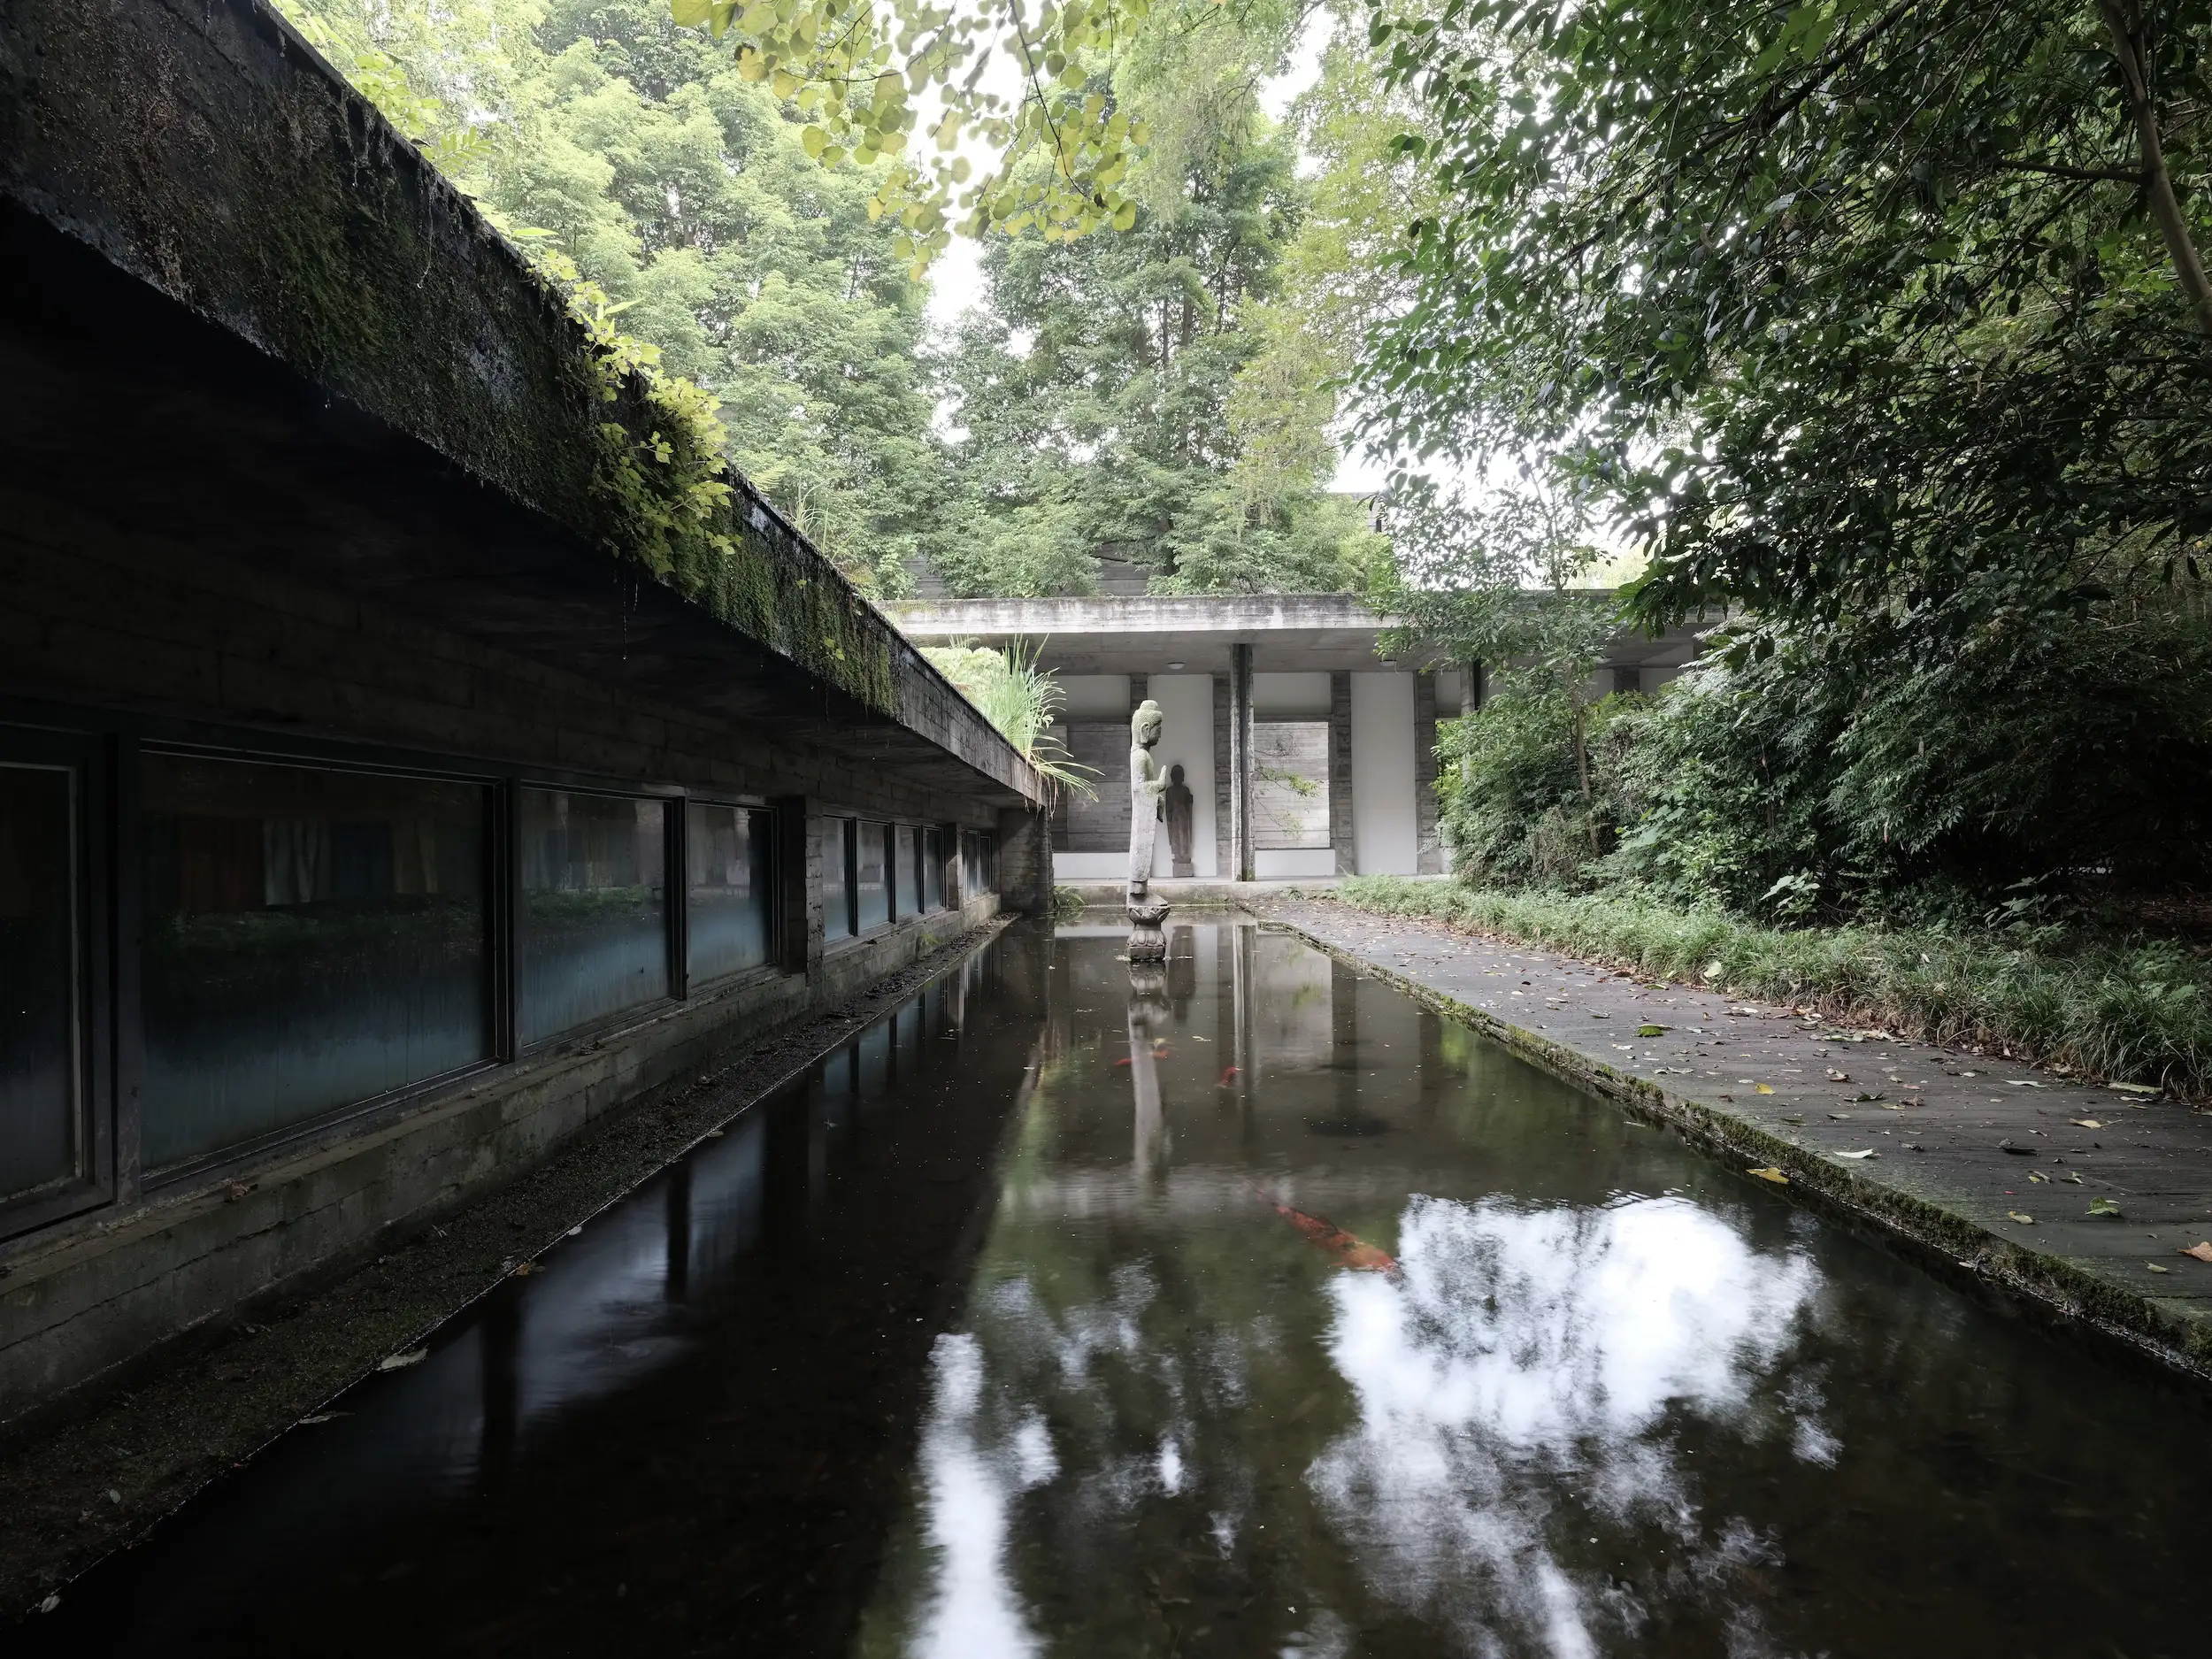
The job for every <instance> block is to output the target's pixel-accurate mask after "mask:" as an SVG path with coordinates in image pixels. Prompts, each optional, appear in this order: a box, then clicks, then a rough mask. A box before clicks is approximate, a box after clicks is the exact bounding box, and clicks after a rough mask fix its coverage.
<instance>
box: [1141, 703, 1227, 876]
mask: <svg viewBox="0 0 2212 1659" xmlns="http://www.w3.org/2000/svg"><path fill="white" fill-rule="evenodd" d="M1146 685H1147V690H1148V695H1149V696H1150V697H1151V698H1152V700H1153V702H1155V703H1158V704H1159V705H1160V746H1159V748H1157V749H1155V750H1154V751H1153V753H1154V754H1156V756H1158V757H1159V761H1160V770H1161V771H1162V772H1166V771H1167V769H1168V768H1169V767H1171V766H1180V767H1181V768H1182V769H1183V784H1184V787H1186V788H1187V789H1188V790H1189V791H1190V792H1191V795H1192V797H1193V799H1192V801H1191V815H1190V826H1191V849H1190V858H1191V868H1192V869H1193V870H1194V871H1196V872H1198V874H1200V875H1201V876H1209V877H1210V876H1212V875H1213V874H1214V873H1215V871H1214V682H1213V676H1212V675H1210V674H1154V675H1152V676H1151V677H1150V679H1149V680H1148V681H1147V682H1146ZM1174 869H1175V861H1174V858H1173V856H1171V854H1170V853H1169V851H1168V847H1167V826H1166V825H1165V824H1162V825H1161V826H1160V833H1159V837H1158V839H1157V841H1156V842H1155V843H1154V846H1153V849H1152V873H1153V874H1154V875H1156V876H1165V875H1170V874H1172V873H1173V872H1174Z"/></svg>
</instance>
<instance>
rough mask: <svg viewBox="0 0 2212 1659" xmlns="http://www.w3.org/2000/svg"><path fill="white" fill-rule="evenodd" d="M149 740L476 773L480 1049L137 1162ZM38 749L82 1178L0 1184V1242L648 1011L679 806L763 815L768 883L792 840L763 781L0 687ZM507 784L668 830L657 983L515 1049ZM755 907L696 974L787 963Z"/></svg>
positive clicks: (328, 1135) (28, 752)
mask: <svg viewBox="0 0 2212 1659" xmlns="http://www.w3.org/2000/svg"><path fill="white" fill-rule="evenodd" d="M149 752H151V753H167V754H175V755H180V756H183V757H199V758H205V759H215V760H230V761H239V762H245V763H250V764H254V763H257V764H266V765H275V766H296V767H306V768H311V769H317V770H323V771H334V772H354V773H365V774H369V775H372V776H384V777H392V778H398V779H407V780H420V781H426V782H443V783H465V784H472V785H477V786H480V787H483V788H484V789H485V790H486V791H487V795H488V800H487V805H486V820H485V862H486V869H485V872H484V892H485V912H486V931H487V934H488V938H487V941H486V946H487V949H486V962H487V972H486V975H485V984H484V994H485V995H486V996H487V997H488V999H489V1001H490V1004H491V1016H492V1018H491V1035H492V1041H491V1044H490V1048H491V1053H490V1056H489V1057H488V1058H486V1059H483V1060H480V1061H475V1062H472V1063H471V1064H468V1065H466V1066H464V1067H461V1068H457V1069H456V1070H453V1071H446V1072H442V1073H440V1074H438V1075H436V1076H434V1077H429V1078H424V1079H418V1080H416V1081H414V1082H411V1083H409V1084H406V1085H404V1086H403V1087H399V1088H396V1089H392V1090H389V1091H387V1092H386V1093H384V1094H377V1095H374V1096H371V1097H368V1098H365V1099H363V1100H359V1101H355V1102H349V1103H348V1104H346V1105H343V1106H339V1107H334V1108H332V1109H331V1110H327V1111H326V1112H322V1113H319V1114H318V1115H317V1116H315V1117H313V1118H303V1119H302V1120H301V1121H299V1122H298V1123H296V1124H290V1125H285V1126H284V1127H283V1128H281V1129H279V1130H275V1131H272V1132H270V1133H267V1134H265V1135H262V1136H258V1137H256V1138H254V1139H252V1140H249V1141H240V1142H237V1143H234V1144H232V1145H229V1146H226V1147H223V1148H219V1149H218V1150H216V1151H214V1152H211V1153H209V1154H207V1155H205V1156H201V1157H196V1158H193V1159H188V1160H184V1161H180V1162H179V1163H177V1164H172V1165H169V1166H167V1167H165V1168H164V1169H162V1170H160V1171H157V1172H155V1173H154V1174H153V1175H152V1176H150V1177H149V1175H148V1174H147V1173H146V1171H143V1170H142V1167H141V1164H140V1157H139V1146H140V1136H139V1112H140V1097H141V1086H142V1080H143V1070H142V1026H141V1015H140V1012H139V1003H140V985H141V979H142V951H141V947H140V935H141V932H142V916H141V908H142V907H141V905H140V902H139V896H140V889H141V887H142V881H143V870H142V862H143V850H144V849H143V845H142V835H141V833H140V820H141V818H142V812H141V810H140V805H139V800H140V788H139V784H140V776H139V773H140V760H141V757H142V755H143V754H145V753H149ZM48 756H52V757H61V759H60V761H59V763H58V764H67V765H69V766H72V767H73V768H75V769H76V770H75V774H74V775H75V778H76V791H75V794H76V804H77V822H76V824H75V825H74V826H73V856H74V857H75V859H76V861H77V862H76V869H75V876H74V884H75V888H76V892H75V895H74V896H75V900H76V903H77V905H78V916H77V920H76V926H75V935H76V939H77V941H78V967H77V972H76V980H77V984H76V987H75V989H76V995H77V999H78V1006H79V1008H80V1010H81V1018H80V1021H79V1031H78V1039H77V1043H76V1045H75V1046H76V1048H77V1050H78V1053H79V1055H80V1056H81V1058H80V1068H81V1087H80V1089H79V1091H78V1110H79V1111H80V1113H81V1124H82V1130H81V1133H82V1136H83V1139H82V1141H81V1146H82V1148H84V1156H83V1159H82V1162H81V1165H80V1168H81V1173H82V1179H80V1180H78V1181H75V1182H73V1183H72V1184H71V1185H70V1186H69V1187H66V1188H64V1189H61V1190H56V1189H54V1188H52V1187H49V1188H47V1189H45V1190H44V1191H42V1192H40V1193H36V1194H28V1195H27V1196H26V1197H24V1198H22V1199H19V1200H15V1201H7V1200H0V1248H5V1247H10V1246H12V1244H13V1243H14V1242H15V1241H17V1240H22V1239H25V1238H27V1237H28V1236H29V1235H33V1234H35V1233H38V1232H39V1231H41V1230H42V1229H45V1228H48V1227H50V1226H52V1225H55V1224H56V1223H58V1222H62V1221H66V1220H69V1219H71V1218H72V1217H76V1216H79V1215H83V1214H86V1213H88V1212H93V1211H96V1210H101V1209H104V1208H109V1207H111V1206H113V1205H116V1204H119V1203H131V1202H136V1201H138V1200H139V1199H141V1198H142V1197H144V1196H147V1195H150V1194H154V1193H157V1192H165V1191H168V1190H171V1189H173V1188H176V1187H182V1186H186V1185H189V1184H211V1183H212V1182H213V1181H215V1180H217V1179H220V1178H221V1177H222V1176H223V1175H224V1174H225V1173H226V1172H227V1171H234V1170H243V1169H246V1168H249V1167H250V1166H252V1165H254V1164H259V1163H262V1162H265V1160H266V1159H267V1158H268V1157H269V1156H271V1155H272V1154H273V1153H275V1152H278V1151H280V1150H282V1149H284V1148H287V1147H291V1146H304V1145H311V1144H314V1143H317V1142H321V1141H329V1140H331V1139H332V1138H333V1135H334V1132H336V1131H338V1130H341V1129H356V1128H358V1127H360V1126H361V1125H365V1124H367V1123H373V1122H374V1121H376V1120H378V1119H380V1118H390V1117H393V1116H395V1115H396V1114H397V1113H398V1112H400V1111H402V1110H404V1109H405V1108H406V1107H407V1106H409V1105H410V1104H411V1103H412V1102H416V1101H418V1100H419V1099H421V1098H423V1097H424V1096H426V1095H429V1094H435V1093H439V1092H442V1091H445V1090H448V1089H450V1088H452V1087H455V1086H456V1085H457V1084H459V1083H462V1082H464V1081H466V1080H468V1079H472V1078H480V1077H483V1076H486V1075H488V1074H490V1073H492V1072H495V1071H498V1070H500V1069H501V1068H503V1067H506V1066H511V1065H512V1064H516V1063H517V1062H518V1061H520V1060H522V1059H525V1058H527V1057H534V1056H539V1055H541V1054H543V1053H545V1052H547V1051H548V1050H549V1049H557V1048H560V1047H562V1046H564V1045H566V1044H571V1043H574V1042H577V1041H585V1040H588V1039H590V1038H592V1037H594V1036H595V1035H597V1034H600V1033H603V1032H604V1031H605V1030H607V1029H608V1028H610V1027H611V1026H616V1025H624V1024H628V1023H633V1022H635V1021H637V1020H640V1019H642V1018H651V1017H652V1016H654V1015H656V1014H657V1013H662V1012H665V1011H666V1010H668V1009H670V1008H672V1007H673V1006H675V1005H677V1004H678V1003H680V1002H683V1001H685V1000H686V999H687V998H688V997H689V995H691V992H692V989H693V987H691V986H690V985H689V984H688V983H687V979H688V975H687V962H688V953H687V949H686V943H687V941H686V937H685V933H684V923H685V921H686V910H687V906H686V905H685V903H684V902H682V900H683V893H684V883H683V879H682V872H685V871H686V870H687V857H686V852H687V849H686V847H685V845H684V840H683V836H684V831H685V827H686V822H687V817H688V814H687V810H686V808H687V804H688V803H690V802H691V801H693V800H697V801H699V802H701V803H706V804H710V805H716V806H725V807H732V808H737V809H741V810H748V811H756V812H764V813H765V814H767V816H768V818H769V820H770V822H769V825H768V833H769V837H770V841H769V869H770V879H771V882H772V884H780V882H781V881H782V880H783V879H784V867H783V863H782V861H783V860H784V859H786V858H787V857H789V856H793V849H790V848H788V847H786V846H785V845H784V844H783V837H782V835H781V833H780V828H779V825H778V819H777V813H776V806H775V803H774V802H772V800H770V799H769V798H767V797H765V796H759V795H749V794H743V793H732V792H726V791H716V792H712V793H707V792H693V791H691V790H688V789H687V788H685V787H681V786H679V785H672V784H666V783H660V782H654V781H641V780H634V779H622V778H615V777H611V776H609V775H608V774H605V773H602V772H575V771H572V770H570V769H568V768H565V767H557V766H542V765H535V764H515V763H512V762H507V761H501V760H495V759H489V758H486V757H480V756H474V755H467V754H454V753H451V752H441V751H432V750H425V749H419V748H414V747H411V746H407V745H401V744H393V743H380V742H375V741H355V740H348V739H343V738H318V737H311V736H304V735H302V734H300V733H294V732H282V731H270V730H265V729H261V728H257V727H254V726H247V725H242V724H237V723H233V722H227V721H214V720H202V719H190V718H179V717H175V716H167V715H159V714H138V713H130V712H125V711H122V710H112V709H102V708H99V707H96V706H94V705H88V704H83V703H58V702H53V701H50V700H47V699H42V698H33V697H22V696H0V757H5V758H9V759H15V758H19V757H28V758H30V759H31V764H56V763H51V762H49V761H48V760H47V759H46V758H44V757H48ZM523 788H539V789H551V790H563V791H567V792H570V793H576V794H587V795H609V796H615V797H618V798H622V799H629V800H640V799H645V800H658V801H661V802H663V803H665V808H664V824H665V826H666V829H667V833H668V838H669V844H668V847H667V849H666V854H665V856H666V858H667V861H668V863H667V868H668V870H669V871H670V872H672V874H671V886H672V889H673V892H672V902H670V903H669V905H668V907H667V917H668V922H669V926H668V935H669V941H668V948H669V952H670V974H669V985H670V995H668V996H666V997H664V998H661V999H657V1000H656V1001H655V1002H650V1003H643V1004H640V1005H639V1006H637V1007H634V1008H631V1009H627V1010H623V1011H622V1012H620V1013H618V1014H617V1015H614V1016H611V1017H610V1018H609V1019H607V1020H606V1021H604V1022H602V1023H595V1024H593V1025H588V1026H579V1027H577V1028H575V1029H574V1030H571V1031H565V1032H563V1033H559V1034H558V1035H557V1036H554V1037H549V1038H545V1039H541V1040H540V1041H536V1042H534V1043H532V1044H530V1045H528V1046H527V1047H524V1046H522V1045H520V1044H519V1043H518V1032H517V1020H518V1015H519V992H520V986H519V984H518V973H517V970H518V964H519V950H518V945H519V942H520V941H519V940H518V936H517V935H518V927H519V922H520V918H519V914H518V900H519V896H520V893H519V884H520V873H521V872H520V864H521V860H520V858H519V856H518V852H519V848H518V843H517V834H518V814H517V810H516V804H517V803H516V796H517V792H518V790H520V789H523ZM844 822H845V824H846V826H847V829H846V833H845V842H844V847H845V856H846V860H847V866H848V882H847V897H848V901H849V903H855V904H856V894H855V893H854V891H853V886H854V884H853V882H852V880H851V879H850V878H851V868H850V866H851V861H852V857H853V853H854V850H855V849H854V844H853V826H854V825H855V822H856V820H855V818H852V817H849V816H848V817H846V818H844ZM768 922H769V926H770V931H771V940H772V943H771V956H770V959H769V961H768V962H767V963H766V964H763V966H762V967H761V968H760V969H758V970H753V969H747V970H741V971H740V972H738V973H735V974H732V975H727V976H725V977H723V978H721V979H715V980H711V981H704V982H703V984H706V985H709V986H711V987H712V988H713V989H715V990H716V991H719V990H721V989H722V988H723V987H727V986H730V985H733V984H737V983H741V982H744V981H747V980H749V979H751V978H752V977H753V975H754V974H755V973H756V972H759V973H763V974H782V973H788V972H795V970H794V969H792V968H790V967H788V966H787V965H786V964H785V963H784V960H783V956H782V953H783V950H784V949H786V948H787V945H788V943H789V941H788V940H787V938H785V937H784V934H785V933H786V932H787V921H786V918H785V917H784V915H783V913H782V907H781V906H780V904H774V903H772V904H771V906H770V909H769V917H768Z"/></svg>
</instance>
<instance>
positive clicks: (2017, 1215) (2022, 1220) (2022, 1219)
mask: <svg viewBox="0 0 2212 1659" xmlns="http://www.w3.org/2000/svg"><path fill="white" fill-rule="evenodd" d="M2005 1214H2006V1215H2008V1216H2009V1217H2011V1218H2012V1219H2013V1220H2015V1221H2016V1222H2018V1223H2019V1224H2020V1225H2022V1226H2024V1227H2032V1226H2033V1225H2035V1217H2033V1216H2032V1215H2030V1214H2028V1212H2027V1211H2026V1210H2006V1211H2005Z"/></svg>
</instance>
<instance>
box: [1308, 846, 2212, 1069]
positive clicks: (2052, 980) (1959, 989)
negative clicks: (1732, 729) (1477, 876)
mask: <svg viewBox="0 0 2212 1659" xmlns="http://www.w3.org/2000/svg"><path fill="white" fill-rule="evenodd" d="M1326 896H1328V897H1331V898H1333V899H1335V900H1336V901H1338V902H1342V903H1345V904H1348V905H1352V906H1355V907H1356V908H1358V909H1360V910H1371V911H1375V912H1378V913H1380V914H1383V915H1391V916H1423V917H1431V918H1435V919H1437V920H1439V921H1442V922H1444V923H1446V924H1447V925H1448V926H1452V927H1455V928H1459V929H1461V930H1463V931H1465V932H1469V933H1484V934H1489V935H1493V936H1497V937H1502V938H1509V939H1513V940H1517V941H1525V942H1527V943H1530V944H1537V945H1547V946H1550V947H1552V948H1553V949H1558V950H1563V951H1565V952H1567V953H1569V954H1571V955H1573V956H1586V957H1590V958H1593V959H1595V960H1599V961H1604V962H1609V963H1614V964H1619V965H1622V966H1624V967H1628V968H1632V969H1633V970H1635V971H1636V972H1639V973H1642V974H1647V975H1650V976H1653V977H1655V978H1663V979H1685V980H1689V981H1692V982H1694V983H1699V984H1703V985H1709V986H1711V987H1715V988H1717V989H1724V990H1727V991H1730V992H1732V993H1734V994H1736V995H1744V996H1758V997H1763V998H1767V999H1770V1000H1772V1001H1776V1002H1787V1003H1790V1004H1793V1005H1796V1006H1804V1007H1810V1008H1816V1009H1818V1010H1820V1011H1821V1012H1823V1013H1824V1014H1827V1015H1829V1016H1830V1017H1832V1018H1836V1019H1838V1020H1845V1021H1850V1022H1854V1023H1857V1024H1863V1025H1882V1026H1885V1027H1887V1028H1890V1029H1893V1030H1897V1031H1900V1032H1903V1033H1909V1034H1910V1035H1912V1036H1914V1037H1916V1038H1918V1039H1920V1040H1922V1041H1928V1042H1935V1043H1940V1044H1943V1045H1945V1046H1946V1047H1952V1048H1973V1049H1978V1050H1984V1051H1988V1052H1993V1053H1999V1054H2003V1055H2007V1056H2010V1057H2014V1058H2017V1059H2024V1060H2033V1061H2037V1062H2039V1063H2040V1064H2047V1065H2051V1066H2053V1067H2055V1068H2056V1069H2062V1070H2067V1071H2075V1072H2078V1073H2080V1074H2081V1075H2082V1076H2083V1077H2085V1078H2087V1079H2093V1080H2094V1079H2110V1080H2113V1081H2119V1082H2134V1083H2152V1084H2162V1085H2163V1086H2165V1087H2169V1088H2171V1089H2175V1090H2177V1091H2182V1092H2185V1093H2189V1094H2201V1093H2203V1092H2204V1091H2205V1089H2206V1087H2207V1083H2208V1078H2212V963H2208V962H2207V961H2206V960H2205V959H2204V958H2203V957H2202V956H2200V955H2199V954H2197V953H2196V952H2194V951H2192V950H2191V949H2188V948H2187V947H2186V946H2185V944H2183V943H2181V942H2180V941H2176V940H2171V939H2162V938H2157V937H2153V936H2147V935H2144V934H2140V933H2135V934H2127V935H2114V934H2105V933H2094V932H2091V931H2088V930H2076V931H2070V930H2068V929H2065V928H2062V927H2058V926H2047V927H2039V928H2021V929H1997V930H1991V931H1980V932H1966V931H1960V930H1955V929H1951V928H1947V927H1942V926H1926V927H1910V926H1903V927H1900V926H1866V925H1854V926H1830V927H1822V926H1809V927H1793V928H1781V927H1770V926H1763V925H1762V924H1759V923H1756V922H1752V921H1747V920H1745V919H1743V918H1740V917H1737V916H1734V915H1732V914H1730V913H1729V912H1728V911H1726V910H1721V909H1718V908H1717V907H1704V906H1685V905H1681V904H1677V903H1672V902H1667V901H1664V900H1661V899H1656V898H1653V897H1649V896H1647V895H1640V894H1637V893H1634V892H1633V891H1622V890H1614V891H1610V892H1598V893H1575V892H1566V891H1562V890H1559V889H1557V888H1549V887H1523V888H1495V887H1466V886H1463V885H1462V884H1461V883H1459V882H1456V881H1435V880H1429V881H1416V880H1409V879H1406V878H1404V877H1402V876H1355V877H1351V878H1348V879H1346V880H1345V881H1343V882H1342V883H1341V884H1340V885H1339V886H1338V887H1336V888H1334V889H1333V891H1332V892H1329V893H1328V894H1327V895H1326Z"/></svg>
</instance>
